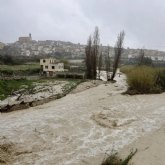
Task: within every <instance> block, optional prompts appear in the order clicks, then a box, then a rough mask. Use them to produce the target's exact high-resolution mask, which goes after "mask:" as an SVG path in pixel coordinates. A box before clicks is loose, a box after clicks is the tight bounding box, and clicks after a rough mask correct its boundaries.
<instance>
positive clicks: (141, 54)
mask: <svg viewBox="0 0 165 165" xmlns="http://www.w3.org/2000/svg"><path fill="white" fill-rule="evenodd" d="M143 61H144V49H140V53H139V57H138V65H142V64H143Z"/></svg>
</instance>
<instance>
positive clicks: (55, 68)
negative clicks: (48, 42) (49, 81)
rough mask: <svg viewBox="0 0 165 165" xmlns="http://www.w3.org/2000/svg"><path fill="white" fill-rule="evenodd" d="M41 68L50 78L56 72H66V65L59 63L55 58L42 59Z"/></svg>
mask: <svg viewBox="0 0 165 165" xmlns="http://www.w3.org/2000/svg"><path fill="white" fill-rule="evenodd" d="M40 66H41V69H42V71H43V72H44V73H46V74H47V75H48V76H53V75H55V74H56V72H64V71H65V70H64V63H61V62H59V61H57V60H56V59H54V58H48V59H40Z"/></svg>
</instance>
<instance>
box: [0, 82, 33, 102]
mask: <svg viewBox="0 0 165 165" xmlns="http://www.w3.org/2000/svg"><path fill="white" fill-rule="evenodd" d="M32 83H33V81H31V80H24V79H20V80H0V100H3V99H5V98H6V97H7V96H9V95H11V94H12V93H13V92H14V91H16V90H19V89H22V88H23V86H24V87H25V86H26V87H28V88H30V87H32Z"/></svg>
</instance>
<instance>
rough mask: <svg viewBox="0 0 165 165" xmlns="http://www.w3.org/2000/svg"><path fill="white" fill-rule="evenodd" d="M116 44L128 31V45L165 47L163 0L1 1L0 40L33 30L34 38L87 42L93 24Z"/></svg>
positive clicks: (106, 40) (105, 41)
mask: <svg viewBox="0 0 165 165" xmlns="http://www.w3.org/2000/svg"><path fill="white" fill-rule="evenodd" d="M95 26H98V27H99V29H100V36H101V42H102V43H103V44H104V45H107V44H109V45H114V43H115V40H116V36H117V34H118V33H119V32H120V31H121V30H125V32H126V38H125V47H131V48H141V47H145V48H150V49H159V50H165V1H164V0H0V41H1V42H5V43H8V42H14V41H16V40H17V38H18V37H19V36H26V35H28V33H32V37H33V39H34V40H46V39H50V40H64V41H71V42H74V43H86V40H87V38H88V36H89V34H90V33H92V32H93V31H94V27H95Z"/></svg>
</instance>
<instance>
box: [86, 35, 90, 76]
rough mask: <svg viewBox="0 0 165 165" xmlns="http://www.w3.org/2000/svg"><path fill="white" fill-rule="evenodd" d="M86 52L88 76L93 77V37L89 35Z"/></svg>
mask: <svg viewBox="0 0 165 165" xmlns="http://www.w3.org/2000/svg"><path fill="white" fill-rule="evenodd" d="M85 54H86V59H85V62H86V77H87V78H91V77H92V67H91V55H92V38H91V36H89V39H88V42H87V46H86V48H85Z"/></svg>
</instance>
